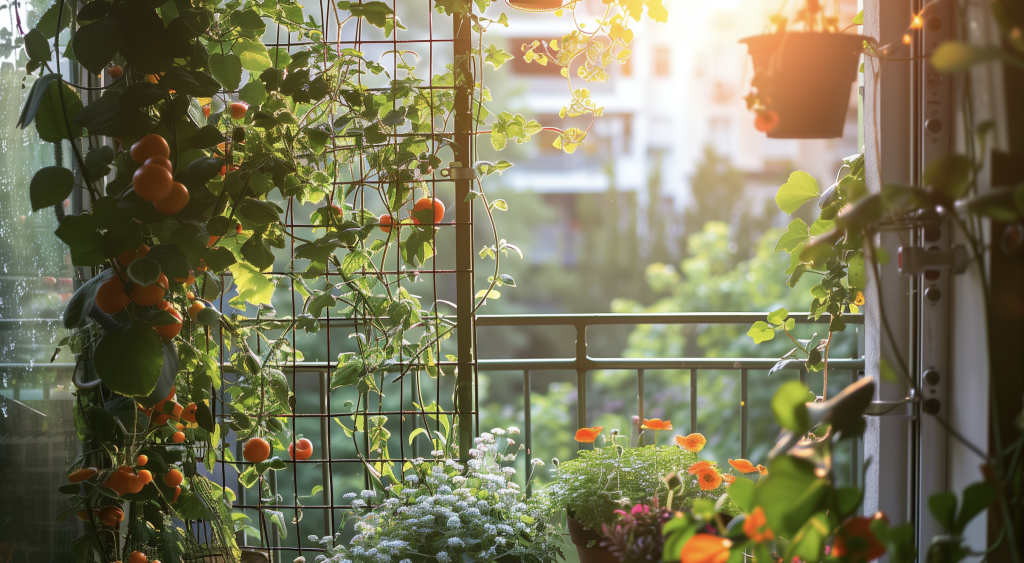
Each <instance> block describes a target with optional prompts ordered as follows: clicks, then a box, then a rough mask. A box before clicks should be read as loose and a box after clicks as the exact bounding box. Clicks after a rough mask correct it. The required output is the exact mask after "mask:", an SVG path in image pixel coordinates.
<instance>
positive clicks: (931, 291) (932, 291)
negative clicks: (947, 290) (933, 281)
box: [924, 287, 942, 303]
mask: <svg viewBox="0 0 1024 563" xmlns="http://www.w3.org/2000/svg"><path fill="white" fill-rule="evenodd" d="M924 298H925V299H927V300H928V301H931V302H932V303H935V302H936V301H938V300H939V299H942V290H941V289H939V288H937V287H929V288H928V289H926V290H924Z"/></svg>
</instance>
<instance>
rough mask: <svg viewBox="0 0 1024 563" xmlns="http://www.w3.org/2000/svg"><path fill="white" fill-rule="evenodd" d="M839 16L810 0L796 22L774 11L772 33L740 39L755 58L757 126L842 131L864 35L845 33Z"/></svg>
mask: <svg viewBox="0 0 1024 563" xmlns="http://www.w3.org/2000/svg"><path fill="white" fill-rule="evenodd" d="M838 22H839V18H838V16H836V15H828V14H827V13H826V11H825V9H824V8H823V7H822V6H821V4H820V0H806V1H805V3H804V7H803V9H801V10H800V11H799V12H798V13H797V16H796V17H795V18H794V19H793V21H792V22H791V21H790V20H789V19H788V18H785V17H782V16H781V15H776V16H774V17H773V18H772V24H773V25H774V27H775V32H774V33H769V34H766V35H756V36H753V37H747V38H745V39H742V40H741V41H740V42H741V43H745V44H746V45H747V49H748V51H749V52H750V58H751V59H752V60H753V63H754V78H753V80H752V82H751V87H752V91H751V93H750V94H749V95H748V96H747V107H748V108H749V109H751V110H753V111H754V112H755V113H757V117H756V119H755V122H754V124H755V127H757V129H758V130H759V131H762V132H765V133H767V134H768V136H769V137H772V138H775V139H808V138H812V139H813V138H835V137H842V136H843V126H844V125H845V123H846V114H847V111H848V108H849V102H850V89H851V86H852V84H853V82H854V80H855V79H856V78H857V66H858V64H859V59H860V54H861V53H862V51H863V45H864V41H865V39H866V38H865V37H863V36H861V35H855V34H848V33H844V32H843V31H844V30H840V29H839V25H838Z"/></svg>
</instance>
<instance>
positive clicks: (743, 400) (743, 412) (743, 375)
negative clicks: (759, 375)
mask: <svg viewBox="0 0 1024 563" xmlns="http://www.w3.org/2000/svg"><path fill="white" fill-rule="evenodd" d="M740 457H742V458H743V459H747V370H745V369H743V370H740Z"/></svg>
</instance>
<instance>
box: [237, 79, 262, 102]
mask: <svg viewBox="0 0 1024 563" xmlns="http://www.w3.org/2000/svg"><path fill="white" fill-rule="evenodd" d="M238 99H239V100H242V101H243V102H247V103H249V104H250V105H254V106H259V105H262V104H263V102H265V101H267V88H266V87H265V86H264V85H263V83H262V82H259V81H257V80H253V81H252V82H249V83H248V84H246V85H245V86H242V89H241V90H240V91H239V92H238Z"/></svg>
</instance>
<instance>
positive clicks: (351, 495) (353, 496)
mask: <svg viewBox="0 0 1024 563" xmlns="http://www.w3.org/2000/svg"><path fill="white" fill-rule="evenodd" d="M357 496H358V495H356V494H355V493H345V495H344V496H342V497H341V498H356V497H357Z"/></svg>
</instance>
